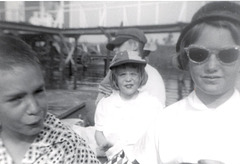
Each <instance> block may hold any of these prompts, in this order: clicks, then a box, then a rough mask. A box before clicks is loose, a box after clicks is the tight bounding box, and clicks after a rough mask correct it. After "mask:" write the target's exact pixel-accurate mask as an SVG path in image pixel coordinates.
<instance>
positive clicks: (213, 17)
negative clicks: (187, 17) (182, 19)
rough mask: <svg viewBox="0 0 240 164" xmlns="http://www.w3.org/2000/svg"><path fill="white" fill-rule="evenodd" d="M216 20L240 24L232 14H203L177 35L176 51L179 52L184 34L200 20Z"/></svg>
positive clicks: (200, 21)
mask: <svg viewBox="0 0 240 164" xmlns="http://www.w3.org/2000/svg"><path fill="white" fill-rule="evenodd" d="M216 20H227V21H230V22H234V23H238V24H240V19H239V18H237V17H233V16H227V15H209V16H204V17H202V18H199V19H197V20H195V21H193V22H192V23H190V24H189V25H187V26H186V27H185V28H184V29H183V31H182V33H181V35H180V36H179V39H178V42H177V45H176V51H177V52H179V51H180V44H181V42H182V40H183V38H184V36H185V35H186V33H187V32H188V31H189V30H190V29H192V28H193V27H194V26H195V25H197V24H200V23H202V22H207V21H216Z"/></svg>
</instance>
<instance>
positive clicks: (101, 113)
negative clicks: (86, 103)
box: [94, 98, 106, 131]
mask: <svg viewBox="0 0 240 164" xmlns="http://www.w3.org/2000/svg"><path fill="white" fill-rule="evenodd" d="M104 99H105V98H103V99H101V100H100V101H99V103H98V104H97V108H96V112H95V116H94V122H95V128H96V130H98V131H103V128H104V122H105V119H106V112H105V110H104Z"/></svg>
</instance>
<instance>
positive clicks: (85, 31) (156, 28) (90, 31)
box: [0, 21, 187, 37]
mask: <svg viewBox="0 0 240 164" xmlns="http://www.w3.org/2000/svg"><path fill="white" fill-rule="evenodd" d="M186 25H187V23H182V22H178V23H175V24H166V25H144V26H141V25H140V26H123V27H119V26H118V27H91V28H63V29H60V28H52V27H44V26H36V25H31V24H27V23H16V22H6V21H0V29H1V30H13V31H18V32H19V34H39V33H48V34H59V33H61V34H62V35H64V36H68V37H74V36H76V35H100V34H101V35H102V34H103V32H102V29H104V30H105V31H106V32H107V33H109V34H111V35H112V36H114V34H115V33H116V31H117V30H119V29H124V28H130V27H133V28H139V29H141V30H142V31H143V32H144V33H169V32H180V31H181V30H182V29H183V28H184V27H185V26H186Z"/></svg>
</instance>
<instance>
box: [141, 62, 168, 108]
mask: <svg viewBox="0 0 240 164" xmlns="http://www.w3.org/2000/svg"><path fill="white" fill-rule="evenodd" d="M145 70H146V72H147V74H148V80H147V83H146V84H145V85H144V86H143V87H142V90H145V91H147V92H148V93H150V94H151V95H152V96H155V97H157V98H158V100H159V101H160V102H161V103H162V104H163V106H165V102H166V91H165V84H164V81H163V79H162V76H161V75H160V74H159V72H158V71H157V70H156V69H155V68H154V67H152V66H150V65H149V64H148V65H147V66H146V67H145Z"/></svg>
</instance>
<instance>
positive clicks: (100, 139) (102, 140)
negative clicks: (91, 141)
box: [95, 130, 113, 152]
mask: <svg viewBox="0 0 240 164" xmlns="http://www.w3.org/2000/svg"><path fill="white" fill-rule="evenodd" d="M95 139H96V142H97V144H98V145H99V146H100V149H101V150H103V151H104V152H106V151H108V149H109V148H111V147H112V146H113V144H112V143H110V142H108V141H107V139H106V137H105V136H104V134H103V132H102V131H98V130H96V132H95Z"/></svg>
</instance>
